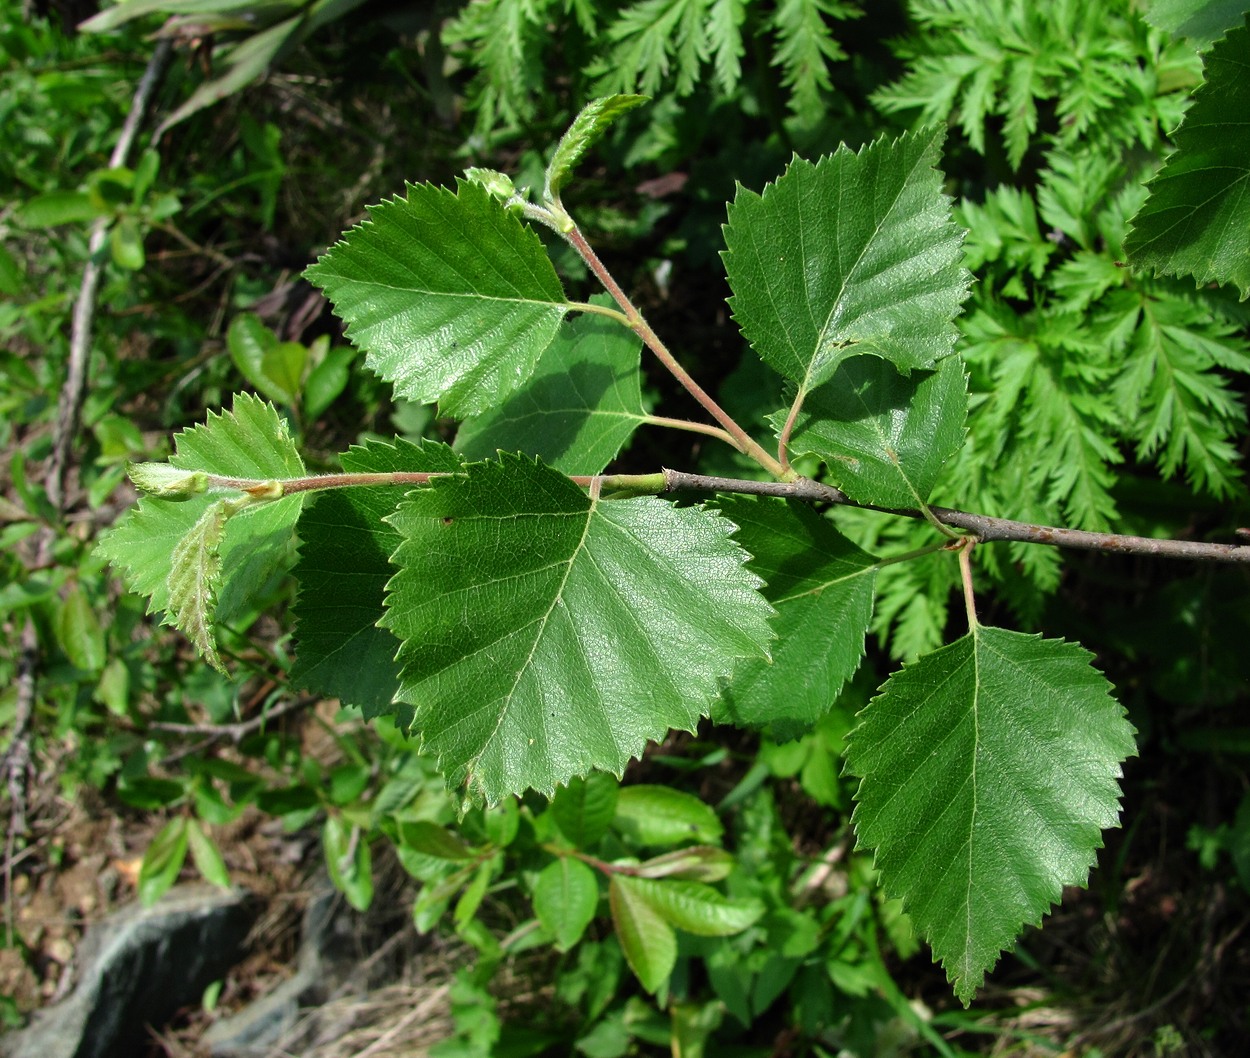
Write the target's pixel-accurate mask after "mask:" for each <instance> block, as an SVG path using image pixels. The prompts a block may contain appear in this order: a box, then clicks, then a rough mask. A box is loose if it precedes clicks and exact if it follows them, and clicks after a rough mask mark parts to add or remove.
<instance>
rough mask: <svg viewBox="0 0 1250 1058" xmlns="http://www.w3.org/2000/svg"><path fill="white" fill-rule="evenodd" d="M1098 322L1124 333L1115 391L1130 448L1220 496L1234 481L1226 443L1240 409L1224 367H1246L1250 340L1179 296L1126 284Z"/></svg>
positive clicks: (1233, 488)
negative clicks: (1134, 446)
mask: <svg viewBox="0 0 1250 1058" xmlns="http://www.w3.org/2000/svg"><path fill="white" fill-rule="evenodd" d="M1101 322H1102V324H1103V325H1104V326H1106V327H1114V328H1116V330H1117V332H1118V333H1120V334H1127V343H1126V349H1125V353H1126V356H1125V364H1124V367H1123V370H1122V371H1121V373H1120V375H1119V377H1118V378H1117V379H1116V381H1115V387H1114V389H1115V396H1116V399H1117V400H1118V402H1119V404H1120V407H1121V409H1122V411H1123V414H1124V416H1125V419H1126V421H1127V422H1128V423H1129V436H1130V437H1132V439H1133V440H1135V441H1136V443H1137V455H1138V456H1139V458H1142V459H1153V460H1155V461H1156V463H1157V464H1158V467H1159V470H1160V471H1161V472H1162V473H1163V474H1164V475H1165V476H1167V477H1171V476H1174V475H1176V474H1177V473H1179V472H1182V471H1183V472H1184V475H1185V478H1186V480H1187V481H1188V482H1189V483H1190V485H1191V486H1193V487H1194V488H1199V489H1203V490H1205V491H1207V492H1210V493H1212V494H1213V495H1215V496H1217V497H1221V498H1225V497H1228V496H1230V495H1233V494H1234V493H1236V492H1237V491H1239V490H1240V489H1241V487H1242V486H1241V469H1240V465H1239V464H1240V462H1241V454H1240V452H1239V451H1238V450H1237V447H1236V445H1235V444H1234V443H1233V442H1234V440H1235V438H1236V436H1237V435H1238V434H1239V433H1240V432H1241V431H1242V430H1243V429H1244V428H1245V422H1246V410H1245V407H1244V405H1243V404H1242V402H1241V399H1240V397H1238V396H1237V394H1236V393H1234V392H1233V389H1232V387H1231V385H1230V382H1229V379H1228V378H1227V376H1226V375H1225V374H1224V372H1227V371H1232V372H1237V373H1240V374H1243V375H1244V374H1250V346H1248V345H1247V343H1246V342H1245V340H1244V339H1243V338H1241V337H1240V336H1239V334H1238V333H1237V330H1236V329H1235V328H1233V327H1231V326H1229V325H1227V324H1222V323H1220V322H1219V321H1217V320H1214V319H1212V318H1211V316H1210V314H1209V312H1208V310H1207V309H1206V308H1205V307H1204V306H1200V305H1197V304H1194V303H1192V302H1191V301H1189V300H1187V299H1185V298H1183V297H1182V296H1180V295H1179V294H1178V295H1175V296H1170V297H1169V296H1166V295H1164V296H1160V295H1159V293H1158V292H1154V296H1147V295H1146V294H1144V293H1138V292H1136V291H1131V290H1125V291H1120V292H1117V294H1116V295H1114V296H1113V297H1111V298H1109V299H1108V304H1107V306H1106V307H1105V310H1104V315H1103V318H1102V321H1101Z"/></svg>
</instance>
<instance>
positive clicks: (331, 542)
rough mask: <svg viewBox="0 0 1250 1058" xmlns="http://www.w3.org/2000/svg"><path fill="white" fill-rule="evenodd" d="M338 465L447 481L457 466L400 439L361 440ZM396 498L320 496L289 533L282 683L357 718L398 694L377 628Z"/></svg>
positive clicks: (387, 638) (388, 704)
mask: <svg viewBox="0 0 1250 1058" xmlns="http://www.w3.org/2000/svg"><path fill="white" fill-rule="evenodd" d="M340 462H341V464H342V468H343V471H344V472H345V473H352V474H366V473H377V474H386V473H394V472H396V471H406V472H421V471H429V472H432V473H451V472H453V471H456V470H459V469H460V465H461V464H460V460H459V458H458V457H457V456H456V454H455V453H454V452H452V450H451V449H450V448H448V447H447V446H446V445H442V444H436V443H434V442H432V441H423V442H422V443H420V444H413V443H411V442H410V441H405V440H403V439H402V438H397V439H396V441H395V443H394V444H386V443H384V442H381V441H369V442H368V443H366V444H365V445H362V446H358V447H353V448H351V449H349V450H348V451H347V452H345V453H344V454H343V456H342V458H341V460H340ZM403 495H404V490H403V489H402V488H397V487H395V486H387V485H378V486H370V487H367V488H352V489H337V490H332V491H328V492H324V493H322V494H321V495H319V496H318V497H317V499H316V502H314V503H311V504H309V505H308V507H307V508H306V509H305V510H304V512H303V514H302V515H301V516H300V519H299V525H298V526H297V530H298V533H299V538H300V551H299V560H298V561H297V562H296V564H295V577H296V579H297V580H298V581H299V585H300V590H299V596H298V597H297V598H296V600H295V622H296V624H295V638H296V644H297V649H296V657H295V664H294V665H293V666H292V668H291V680H292V682H293V683H294V684H295V685H296V686H297V687H304V688H307V689H308V690H314V691H317V692H318V693H320V694H324V695H326V696H328V697H335V698H341V699H342V700H343V701H345V702H349V703H350V704H352V705H358V706H360V708H361V709H362V710H363V712H364V715H365V718H366V719H372V718H373V717H375V716H379V715H381V714H384V713H389V712H392V711H393V709H394V705H393V699H394V697H395V691H396V690H397V689H398V688H399V665H398V664H397V663H396V661H395V652H396V651H397V650H398V649H399V642H398V640H396V638H395V637H394V636H393V635H391V633H390V632H388V631H387V630H386V629H385V628H379V627H378V621H379V620H380V619H381V617H382V614H383V601H384V599H385V597H386V584H387V581H389V580H390V579H391V577H392V576H393V575H394V573H395V567H394V566H392V565H391V562H390V556H391V553H392V552H393V551H394V550H395V548H396V547H398V546H399V543H400V540H401V539H402V538H401V537H400V535H399V533H397V532H396V531H395V530H394V529H393V528H391V526H389V525H387V524H386V522H385V521H383V519H384V518H386V516H387V515H389V514H391V513H393V512H394V510H395V506H396V504H397V503H398V502H399V501H400V500H401V499H402V497H403ZM345 575H346V576H349V577H350V578H351V586H352V590H351V596H350V598H345V597H344V593H343V580H342V578H343V577H344V576H345Z"/></svg>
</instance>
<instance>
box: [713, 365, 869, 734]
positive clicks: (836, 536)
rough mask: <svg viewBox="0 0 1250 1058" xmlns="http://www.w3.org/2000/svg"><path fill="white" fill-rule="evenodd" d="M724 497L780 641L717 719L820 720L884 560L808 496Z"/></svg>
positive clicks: (855, 663) (848, 669)
mask: <svg viewBox="0 0 1250 1058" xmlns="http://www.w3.org/2000/svg"><path fill="white" fill-rule="evenodd" d="M886 370H893V369H892V368H890V367H889V366H888V365H887V366H886ZM719 505H720V507H721V509H722V510H723V511H724V512H725V514H726V515H727V516H728V517H729V518H730V519H731V520H732V521H734V522H736V523H737V525H738V527H739V536H738V542H739V543H740V544H741V545H742V546H743V547H744V548H746V549H747V550H748V551H750V552H751V554H752V555H753V556H754V557H753V558H752V559H751V561H750V563H749V566H750V568H751V570H752V571H753V572H755V573H757V574H759V576H760V577H762V578H763V580H764V583H765V584H766V585H767V587H765V589H764V597H765V598H766V599H767V600H768V601H769V602H770V603H772V605H773V607H774V608H775V609H776V611H777V616H776V617H775V618H774V619H773V630H774V631H775V632H776V633H777V645H776V646H775V647H774V648H773V660H772V664H768V663H766V662H762V661H759V660H756V659H750V660H747V661H744V662H743V663H742V664H741V665H740V666H739V667H738V669H737V671H736V672H735V673H734V679H733V682H732V683H731V684H730V686H729V690H728V692H727V693H726V694H725V697H724V701H723V703H722V704H721V705H720V706H718V708H717V712H716V716H717V719H718V720H721V719H724V720H728V721H730V722H732V723H735V724H745V725H752V726H756V727H765V726H767V725H769V724H777V723H783V722H790V723H796V722H797V723H800V724H812V723H815V721H816V720H818V719H819V718H820V717H822V716H823V715H824V714H825V713H826V712H828V710H829V707H830V706H831V705H832V704H833V702H834V700H835V699H836V698H837V696H838V694H839V693H840V692H841V690H842V687H843V685H844V684H845V683H846V681H847V680H848V679H850V678H851V676H852V675H853V674H854V673H855V670H856V669H857V668H859V663H860V661H861V660H862V659H863V656H864V635H865V633H866V632H867V629H868V623H869V621H871V620H872V605H873V593H874V588H875V585H876V578H877V570H876V564H875V560H874V559H873V557H872V556H871V555H869V554H867V553H866V552H864V551H861V550H860V549H859V548H858V547H856V546H855V545H854V544H852V543H851V542H850V541H849V540H847V539H846V537H844V536H842V534H841V533H839V532H838V531H837V530H836V529H835V528H834V527H833V523H832V522H830V521H829V520H828V519H827V518H822V517H821V516H820V515H818V514H816V513H815V512H814V511H813V510H812V509H811V508H810V507H808V506H807V505H805V504H800V503H786V502H779V501H777V500H757V499H747V498H745V497H735V498H726V499H722V500H721V501H720V503H719Z"/></svg>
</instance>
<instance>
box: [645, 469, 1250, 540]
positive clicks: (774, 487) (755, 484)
mask: <svg viewBox="0 0 1250 1058" xmlns="http://www.w3.org/2000/svg"><path fill="white" fill-rule="evenodd" d="M664 480H665V491H666V492H737V493H744V494H747V495H756V496H781V497H785V498H787V499H794V500H805V501H807V502H809V503H810V502H819V503H833V504H837V505H840V506H846V507H859V508H861V509H863V510H868V511H880V512H882V513H883V514H896V515H899V516H900V517H903V518H924V513H923V512H922V511H919V510H911V509H905V508H904V509H897V508H891V507H874V506H872V505H871V504H867V503H856V502H855V501H854V500H852V499H851V498H850V497H849V496H847V495H846V493H845V492H843V491H842V490H841V489H835V488H834V487H833V486H832V485H822V484H821V483H820V482H818V481H811V480H808V479H806V478H800V479H799V480H798V481H793V482H788V481H743V480H739V479H737V478H718V477H708V476H707V475H704V474H686V473H684V472H682V471H680V470H665V471H664ZM929 510H930V512H931V513H932V515H933V517H934V518H936V519H937V521H938V522H940V523H941V524H942V525H948V526H950V527H951V528H953V529H962V530H964V531H965V532H967V533H969V534H970V535H971V536H973V537H975V538H976V540H977V541H978V542H979V543H993V542H995V541H1000V540H1015V541H1019V542H1021V543H1026V544H1049V545H1050V546H1052V547H1066V548H1071V549H1074V550H1078V551H1101V552H1104V553H1106V554H1119V555H1154V556H1157V557H1159V558H1181V559H1189V560H1191V561H1198V562H1250V546H1248V545H1247V544H1243V543H1232V544H1217V543H1207V542H1205V541H1200V540H1158V539H1155V538H1153V537H1149V536H1129V535H1127V534H1124V533H1095V532H1090V531H1089V530H1085V529H1062V528H1058V527H1056V526H1050V525H1034V524H1032V523H1030V522H1017V521H1013V520H1012V519H1010V518H993V517H990V516H989V515H986V514H970V513H969V512H967V511H956V510H951V509H950V508H947V507H930V508H929Z"/></svg>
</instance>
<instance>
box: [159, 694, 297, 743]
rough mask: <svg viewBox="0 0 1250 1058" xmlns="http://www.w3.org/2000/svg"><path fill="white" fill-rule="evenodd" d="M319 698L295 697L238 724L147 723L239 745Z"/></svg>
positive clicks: (160, 727)
mask: <svg viewBox="0 0 1250 1058" xmlns="http://www.w3.org/2000/svg"><path fill="white" fill-rule="evenodd" d="M318 700H319V699H317V698H315V697H311V696H307V695H306V696H305V697H303V698H294V699H292V700H291V701H289V702H283V703H282V704H280V705H275V706H274V707H273V708H272V709H270V710H269V711H268V712H263V713H261V714H260V715H258V716H254V717H252V719H250V720H240V721H239V722H238V723H236V724H176V723H173V722H172V721H165V720H154V721H153V722H152V723H150V724H148V725H147V729H148V730H149V731H164V732H167V733H169V734H171V735H204V736H206V737H207V740H208V742H216V741H218V740H220V739H223V738H228V739H230V741H231V742H233V743H234V744H235V745H238V744H239V743H240V742H242V741H243V739H245V738H246V737H247V736H248V735H250V734H251V733H252V732H253V731H257V730H259V729H260V728H262V727H264V726H265V725H266V724H267V723H269V722H270V721H272V720H277V719H278V718H279V717H282V716H286V714H287V713H294V712H297V711H298V710H300V709H307V708H308V707H309V706H310V705H312V704H313V703H314V702H316V701H318ZM203 744H207V743H203Z"/></svg>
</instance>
